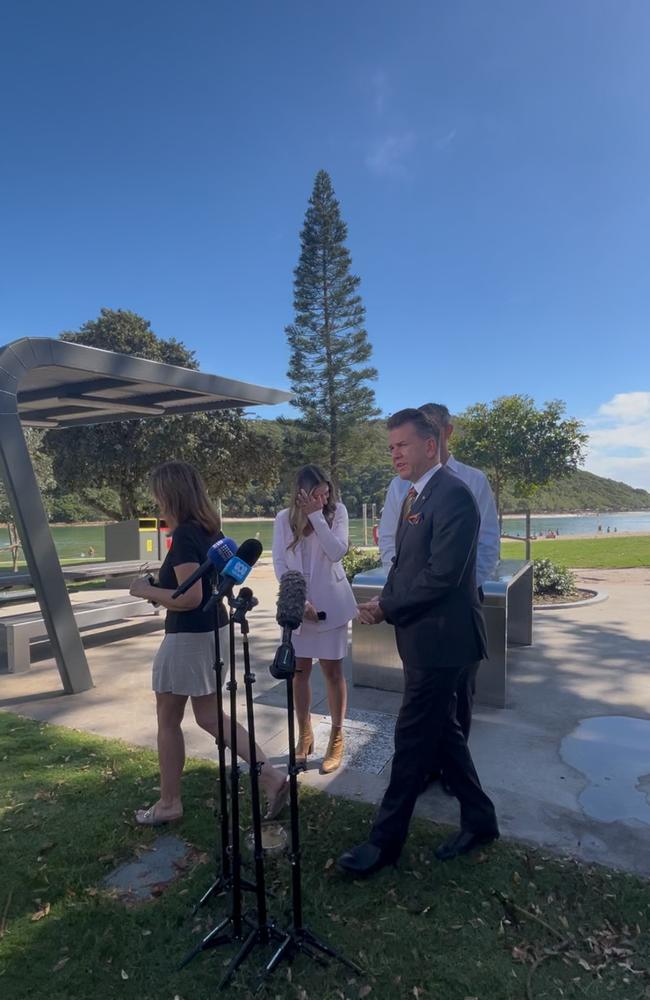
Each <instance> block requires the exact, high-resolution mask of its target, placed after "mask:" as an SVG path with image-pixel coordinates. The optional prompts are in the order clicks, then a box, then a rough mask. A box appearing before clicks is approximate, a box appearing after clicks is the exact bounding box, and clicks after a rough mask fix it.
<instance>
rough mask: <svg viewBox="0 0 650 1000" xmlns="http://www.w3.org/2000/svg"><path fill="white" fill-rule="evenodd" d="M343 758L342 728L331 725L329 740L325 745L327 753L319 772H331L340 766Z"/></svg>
mask: <svg viewBox="0 0 650 1000" xmlns="http://www.w3.org/2000/svg"><path fill="white" fill-rule="evenodd" d="M342 760H343V728H342V727H341V726H332V731H331V733H330V741H329V743H328V745H327V753H326V754H325V758H324V760H323V764H322V766H321V769H320V773H321V774H331V772H332V771H336V770H337V769H338V768H339V767H340V766H341V761H342Z"/></svg>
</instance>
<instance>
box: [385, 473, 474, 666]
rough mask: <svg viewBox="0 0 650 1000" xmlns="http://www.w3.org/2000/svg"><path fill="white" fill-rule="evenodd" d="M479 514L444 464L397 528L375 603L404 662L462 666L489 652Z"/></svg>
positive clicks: (463, 485) (468, 493)
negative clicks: (480, 580)
mask: <svg viewBox="0 0 650 1000" xmlns="http://www.w3.org/2000/svg"><path fill="white" fill-rule="evenodd" d="M479 525H480V515H479V511H478V507H477V506H476V501H475V500H474V497H473V495H472V493H471V492H470V490H469V489H468V488H467V486H465V484H464V483H463V482H461V480H460V479H458V477H457V476H454V474H453V473H452V472H449V471H448V470H447V469H446V468H445V467H444V466H442V467H441V468H440V469H438V470H437V472H435V473H434V474H433V476H432V477H431V479H429V481H428V483H427V484H426V486H425V487H424V489H423V490H422V492H421V493H420V494H419V495H418V496H417V497H416V500H415V502H414V504H413V507H412V509H411V512H410V516H409V517H408V519H403V520H402V521H401V522H400V524H399V526H398V529H397V537H396V553H395V558H394V560H393V565H392V567H391V570H390V573H389V574H388V579H387V581H386V585H385V587H384V589H383V591H382V595H381V598H380V605H381V608H382V610H383V612H384V615H385V617H386V620H387V621H388V622H389V623H391V624H392V625H394V626H395V633H396V639H397V648H398V650H399V653H400V656H401V658H402V660H403V662H404V664H405V666H406V667H407V671H408V670H410V669H411V668H414V669H424V670H431V669H437V668H444V667H464V666H468V665H469V664H470V663H475V662H476V661H477V660H481V659H483V658H484V657H485V656H486V655H487V650H486V647H487V641H486V632H485V622H484V620H483V615H482V613H481V606H480V602H479V598H478V592H477V588H476V543H477V539H478V531H479Z"/></svg>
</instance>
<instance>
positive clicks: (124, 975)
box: [120, 969, 129, 979]
mask: <svg viewBox="0 0 650 1000" xmlns="http://www.w3.org/2000/svg"><path fill="white" fill-rule="evenodd" d="M120 975H121V976H122V979H128V978H129V976H128V973H127V972H125V971H124V969H122V971H121V973H120Z"/></svg>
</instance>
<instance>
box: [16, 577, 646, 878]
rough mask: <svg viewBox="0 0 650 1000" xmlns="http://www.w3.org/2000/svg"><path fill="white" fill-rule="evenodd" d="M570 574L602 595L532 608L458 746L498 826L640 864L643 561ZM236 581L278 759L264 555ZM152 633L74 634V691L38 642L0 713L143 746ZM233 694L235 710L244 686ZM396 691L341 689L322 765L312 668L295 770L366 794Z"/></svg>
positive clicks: (375, 783) (383, 761)
mask: <svg viewBox="0 0 650 1000" xmlns="http://www.w3.org/2000/svg"><path fill="white" fill-rule="evenodd" d="M580 579H581V581H582V582H583V583H584V585H585V586H591V587H592V588H594V589H599V590H600V589H602V590H605V591H607V592H608V593H609V600H607V601H605V602H603V603H599V604H594V605H591V606H585V607H582V608H575V609H567V610H561V611H548V610H545V611H541V612H538V613H536V614H535V624H534V645H533V646H532V647H529V648H520V649H516V650H512V651H511V654H510V660H509V669H510V707H509V708H507V709H491V708H482V707H481V706H480V705H479V706H477V709H476V712H475V723H474V728H473V730H472V737H471V744H472V752H473V754H474V758H475V761H476V763H477V767H478V770H479V773H480V775H481V780H482V781H483V783H484V785H485V787H486V789H487V790H488V791H489V793H490V794H491V795H492V796H493V797H494V799H495V802H496V805H497V810H498V813H499V819H500V824H501V830H502V834H503V835H504V836H505V837H509V838H513V839H518V840H522V841H528V842H531V843H534V844H537V845H541V846H543V847H546V848H549V849H551V850H553V851H558V852H562V853H565V854H571V855H573V856H576V857H579V858H583V859H586V860H590V861H597V862H600V863H603V864H607V865H612V866H616V867H621V868H626V869H628V870H630V871H637V872H642V873H645V874H648V875H650V851H649V850H648V844H649V843H650V677H649V672H650V671H649V667H650V625H649V621H650V615H649V613H648V611H649V608H650V572H649V571H647V570H626V571H616V570H609V571H584V572H583V573H581V574H580ZM250 582H251V585H252V586H253V588H254V590H255V593H256V595H257V596H258V597H259V599H260V607H259V608H258V609H256V610H255V611H254V612H253V614H252V615H251V617H250V621H251V653H252V658H253V668H254V670H255V671H256V674H257V683H256V685H255V700H256V713H255V717H256V726H257V735H258V739H259V741H260V742H261V743H262V744H263V745H264V747H265V749H266V751H267V752H268V753H269V754H270V755H271V757H272V758H273V759H274V760H276V761H278V762H280V761H282V760H284V759H286V750H287V736H286V711H285V709H284V703H285V691H284V684H283V683H279V682H277V681H275V680H274V679H273V678H272V677H271V676H270V674H269V671H268V664H269V663H270V662H271V659H272V657H273V653H274V651H275V648H276V646H277V642H278V629H277V625H276V624H275V621H274V614H275V598H276V593H277V586H276V584H275V581H274V579H273V576H272V571H271V568H270V566H269V564H268V561H266V560H264V561H262V563H261V564H260V565H259V566H258V567H256V570H255V572H254V574H253V575H252V576H251V578H250ZM147 628H149V631H147ZM107 632H108V633H110V634H111V642H110V643H107V642H106V641H105V639H106V633H107ZM160 638H161V632H160V628H159V626H158V627H157V626H156V624H155V622H152V623H151V625H150V626H148V627H147V626H145V625H139V626H137V627H134V626H132V625H126V626H123V625H118V626H112V627H111V628H108V629H102V630H101V641H98V637H97V635H96V634H95V633H88V634H86V636H85V638H84V644H85V646H86V649H87V655H88V660H89V663H90V667H91V671H92V674H93V677H94V680H95V685H96V686H95V688H94V689H93V690H91V691H87V692H84V693H83V694H80V695H64V694H63V692H62V691H61V687H60V681H59V675H58V671H57V670H56V667H55V665H54V661H53V660H52V659H51V657H50V656H49V647H48V646H47V644H44V649H43V651H42V652H41V653H40V654H39V653H37V654H36V658H35V659H36V662H35V663H34V664H33V666H32V669H31V671H30V672H29V673H28V674H22V675H0V709H6V710H7V711H13V712H16V713H18V714H20V715H24V716H28V717H31V718H34V719H39V720H45V721H47V722H52V723H56V724H58V725H63V726H70V727H73V728H76V729H80V730H86V731H89V732H93V733H97V734H99V735H101V736H107V737H118V738H120V739H123V740H127V741H129V742H132V743H136V744H141V745H143V746H150V747H153V746H155V735H156V731H155V719H154V712H153V696H152V694H151V691H150V663H151V659H152V657H153V653H154V651H155V649H156V647H157V645H158V643H159V642H160ZM239 695H240V697H239V701H240V705H241V716H240V717H241V718H243V717H244V703H243V685H242V686H241V687H240V692H239ZM399 702H400V696H399V695H397V694H392V693H388V692H382V691H376V690H372V689H369V688H356V689H355V688H351V690H350V720H349V722H348V724H347V727H346V728H347V730H348V741H347V742H348V752H347V758H346V766H345V767H344V768H343V769H342V770H341V771H339V772H338V773H336V774H334V775H330V776H324V775H320V774H318V771H317V766H318V759H319V755H322V752H323V751H324V748H325V744H326V741H327V732H328V725H329V720H328V718H327V714H326V713H327V703H326V701H325V698H324V689H323V684H322V679H321V677H320V671H318V670H315V671H314V709H315V721H316V723H317V724H318V725H317V746H316V751H317V752H316V756H315V757H314V758H312V761H313V763H312V765H311V769H310V770H309V772H308V773H307V774H306V775H305V776H304V777H303V778H302V779H301V780H303V781H308V782H309V783H310V784H313V785H314V786H317V787H320V788H323V789H325V790H327V791H328V792H331V793H333V794H338V795H343V796H349V797H356V798H359V799H363V800H365V801H368V802H372V803H375V802H377V801H378V799H379V798H380V796H381V794H382V792H383V789H384V788H385V786H386V782H387V776H388V770H389V762H390V756H391V750H392V743H391V741H392V729H393V725H394V718H395V716H396V714H397V711H398V709H399ZM318 713H323V714H322V715H319V714H318ZM600 719H604V720H605V721H604V722H603V723H601V722H599V720H600ZM612 719H615V720H616V719H618V720H620V721H619V722H612V721H611V720H612ZM584 720H593V721H592V722H590V723H589V724H588V725H586V724H584ZM581 723H583V725H581ZM585 725H586V728H585ZM572 734H573V735H575V738H572ZM186 735H187V746H188V752H189V753H190V754H193V755H195V756H199V757H207V758H213V757H214V746H213V744H212V742H211V740H210V738H209V737H208V736H207V735H206V734H204V733H202V732H201V731H200V730H198V728H197V727H196V726H195V725H194V724H193V723H192V722H191V721H189V720H188V722H187V725H186ZM143 804H144V803H143ZM418 811H419V813H420V814H421V815H423V816H427V817H429V818H431V819H433V820H439V821H444V822H451V823H454V822H456V820H457V807H456V804H455V802H454V800H452V799H449V798H448V797H447V796H445V795H444V794H443V793H442V792H441V791H440V790H439V789H436V788H434V789H431V790H430V791H428V792H427V793H426V794H425V795H423V796H422V797H421V799H420V801H419V805H418ZM345 846H347V845H345V844H342V845H341V847H342V848H344V847H345Z"/></svg>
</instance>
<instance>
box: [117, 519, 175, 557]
mask: <svg viewBox="0 0 650 1000" xmlns="http://www.w3.org/2000/svg"><path fill="white" fill-rule="evenodd" d="M104 535H105V539H106V562H123V561H125V560H129V559H140V560H142V562H147V561H148V560H157V559H160V558H161V556H160V542H159V531H158V518H157V517H134V518H132V519H131V520H130V521H119V522H118V523H116V524H107V525H106V528H105V529H104ZM163 558H164V556H163Z"/></svg>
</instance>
